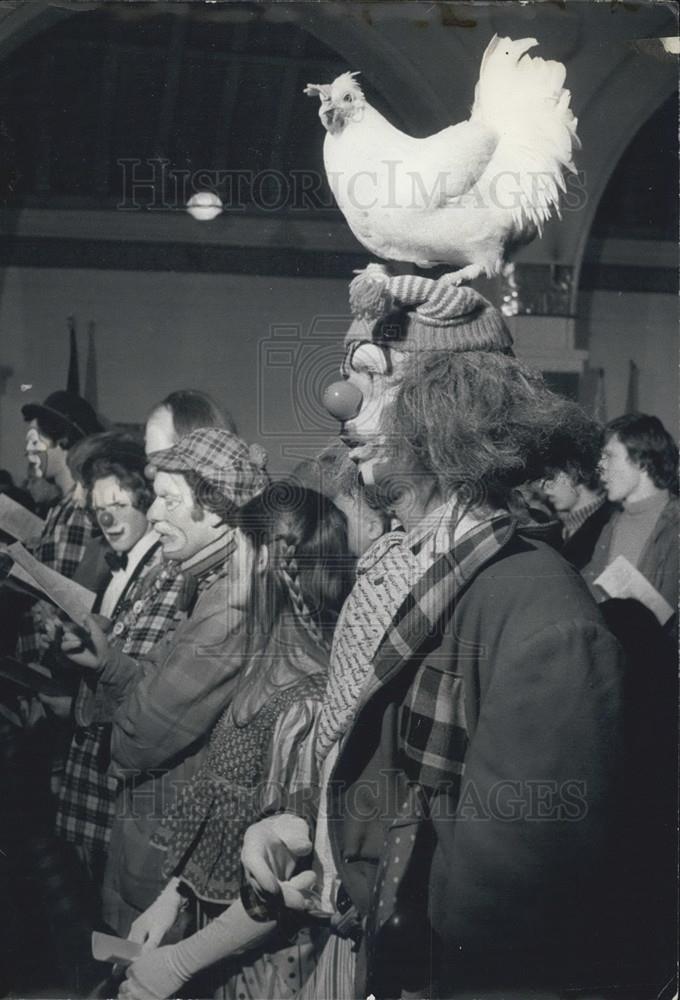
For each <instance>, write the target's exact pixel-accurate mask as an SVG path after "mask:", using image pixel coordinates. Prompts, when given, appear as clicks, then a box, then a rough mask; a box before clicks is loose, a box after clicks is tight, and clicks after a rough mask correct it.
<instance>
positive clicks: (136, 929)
mask: <svg viewBox="0 0 680 1000" xmlns="http://www.w3.org/2000/svg"><path fill="white" fill-rule="evenodd" d="M178 881H179V880H178V879H176V878H173V879H171V881H170V882H169V883H168V885H166V887H165V889H163V892H162V893H161V894H160V896H158V898H157V899H155V900H154V901H153V903H152V904H151V906H149V907H148V908H147V909H146V910H145V911H144V913H141V914H140V915H139V916H138V917H137V919H136V920H134V921H133V923H132V926H131V928H130V933H129V934H128V941H135V942H136V943H137V944H141V946H142V954H144V953H145V952H148V951H151V950H152V949H153V948H158V945H159V944H160V943H161V941H162V940H163V938H164V937H165V935H166V934H167V933H168V931H169V930H170V928H171V927H172V925H173V924H174V922H175V920H176V919H177V915H178V914H179V911H180V909H181V908H182V902H183V900H182V897H181V896H180V894H179V893H178V892H177V885H178Z"/></svg>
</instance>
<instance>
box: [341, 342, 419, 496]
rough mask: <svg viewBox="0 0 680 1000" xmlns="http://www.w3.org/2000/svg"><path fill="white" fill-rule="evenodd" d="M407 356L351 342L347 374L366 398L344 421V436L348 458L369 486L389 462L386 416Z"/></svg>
mask: <svg viewBox="0 0 680 1000" xmlns="http://www.w3.org/2000/svg"><path fill="white" fill-rule="evenodd" d="M405 358H406V355H405V354H404V353H403V352H401V351H395V350H392V349H391V348H390V349H389V350H386V349H383V348H382V347H379V346H378V345H377V344H369V343H365V344H359V345H358V346H357V345H354V344H352V345H350V347H349V348H348V352H347V355H346V359H345V365H344V369H345V375H346V378H347V381H348V382H350V383H351V384H352V385H354V386H356V387H357V389H359V391H360V392H361V395H362V397H363V399H362V403H361V408H360V410H359V412H358V413H357V415H356V416H355V417H352V419H351V420H348V421H347V422H346V423H345V425H344V428H343V438H344V439H346V440H347V444H348V447H349V449H350V451H349V458H350V459H351V461H352V462H355V463H356V465H357V466H358V468H359V471H360V472H361V476H362V479H363V481H364V482H365V483H366V484H367V485H373V484H376V483H379V482H380V480H381V478H382V474H381V471H380V467H381V466H385V465H386V463H388V462H389V448H388V444H387V440H388V428H387V427H386V420H385V415H386V411H387V409H388V407H389V405H390V403H391V402H392V401H393V400H394V397H395V395H396V391H397V388H398V385H399V373H400V370H401V367H402V365H403V362H404V359H405Z"/></svg>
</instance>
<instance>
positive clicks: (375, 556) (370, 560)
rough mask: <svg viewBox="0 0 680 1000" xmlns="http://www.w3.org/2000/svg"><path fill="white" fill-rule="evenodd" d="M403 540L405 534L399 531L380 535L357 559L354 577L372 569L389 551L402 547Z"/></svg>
mask: <svg viewBox="0 0 680 1000" xmlns="http://www.w3.org/2000/svg"><path fill="white" fill-rule="evenodd" d="M405 539H406V534H405V533H404V532H403V531H401V530H399V531H386V532H385V534H384V535H381V536H380V538H378V539H377V540H376V541H375V542H373V544H372V545H371V546H370V547H369V548H368V549H366V551H365V552H364V554H363V555H362V556H360V557H359V559H358V560H357V565H356V575H357V576H359V575H361V574H362V573H367V572H368V571H369V570H370V569H373V567H374V566H375V565H376V564H377V563H379V562H381V561H382V559H384V558H385V555H386V554H387V553H388V552H389V551H390V549H393V548H394V547H395V546H397V545H401V546H403V544H404V540H405Z"/></svg>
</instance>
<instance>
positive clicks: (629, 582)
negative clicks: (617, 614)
mask: <svg viewBox="0 0 680 1000" xmlns="http://www.w3.org/2000/svg"><path fill="white" fill-rule="evenodd" d="M594 583H595V584H596V586H598V587H601V588H602V590H604V591H605V593H607V594H608V595H609V596H610V597H618V598H620V599H622V600H625V599H626V598H632V599H633V600H634V601H639V602H640V604H644V606H645V607H646V608H649V610H650V611H651V612H652V613H653V614H654V615H655V616H656V618H657V620H658V622H659V624H661V625H665V624H666V622H667V621H668V619H669V618H670V617H671V615H672V614H673V613H674V609H673V608H672V607H671V606H670V604H669V603H668V601H667V600H666V599H665V597H663V596H662V595H661V594H660V593H659V592H658V590H655V589H654V587H653V586H652V585H651V583H650V582H649V580H648V579H647V577H645V576H643V575H642V573H641V572H640V571H639V570H638V569H636V568H635V566H633V564H632V563H631V562H629V561H628V559H626V557H625V556H617V557H616V559H614V561H613V562H611V563H610V564H609V566H607V568H606V569H605V570H604V571H603V572H602V573H600V575H599V576H598V578H597V580H595V581H594Z"/></svg>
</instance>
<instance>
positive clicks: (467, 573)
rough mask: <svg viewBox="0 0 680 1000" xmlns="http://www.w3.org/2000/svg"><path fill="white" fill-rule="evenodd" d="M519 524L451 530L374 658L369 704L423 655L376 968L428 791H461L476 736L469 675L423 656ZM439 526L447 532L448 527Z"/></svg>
mask: <svg viewBox="0 0 680 1000" xmlns="http://www.w3.org/2000/svg"><path fill="white" fill-rule="evenodd" d="M442 527H443V526H442ZM514 531H515V522H514V519H513V518H512V517H511V516H510V515H509V514H508V513H507V512H505V511H502V512H498V513H496V514H494V515H492V516H491V517H489V518H487V519H486V520H485V521H483V522H481V523H478V524H476V525H475V526H474V527H472V528H471V529H470V530H469V531H466V532H465V533H464V534H461V537H460V538H456V537H455V528H454V529H452V531H451V536H452V545H451V547H450V549H449V550H448V551H443V552H442V551H440V552H439V554H437V555H435V558H434V561H433V562H432V564H431V566H430V568H429V570H427V572H426V573H425V574H424V576H423V577H421V579H420V580H419V581H418V583H417V584H416V586H415V587H414V589H413V590H412V591H411V593H410V594H409V595H408V597H407V598H406V600H405V601H404V603H403V604H402V605H401V607H400V608H399V611H398V612H397V614H396V615H395V617H394V619H393V622H392V626H391V628H390V629H389V631H388V632H387V633H386V635H385V638H384V639H383V641H382V643H381V645H380V648H379V649H378V651H377V653H376V656H375V659H374V661H373V674H372V677H371V679H370V682H369V684H368V685H367V686H366V688H365V690H364V692H363V695H362V703H363V704H366V703H367V702H368V700H369V699H370V698H371V696H372V695H373V694H375V693H376V691H378V690H379V689H380V688H381V687H383V686H384V685H385V684H387V683H388V681H390V680H391V679H392V678H393V677H394V676H395V675H396V674H397V672H398V671H399V670H400V669H401V668H402V666H403V665H404V664H405V663H407V662H413V661H416V663H418V661H420V662H419V666H418V668H417V672H416V675H415V678H414V681H413V683H412V684H411V686H410V688H409V692H408V696H407V701H406V703H405V704H404V706H403V709H402V715H401V722H400V732H399V752H400V758H401V759H400V764H401V766H402V767H403V770H404V773H405V775H406V777H407V779H408V789H407V792H406V794H405V796H404V801H403V802H402V804H401V806H400V808H399V809H398V810H397V815H396V817H395V819H394V820H393V822H392V824H391V826H390V828H389V830H388V831H387V832H386V837H385V847H384V851H383V855H382V864H381V865H380V866H379V869H378V872H377V877H376V882H375V886H374V888H373V892H372V893H371V905H370V908H369V912H368V914H367V919H366V952H367V956H368V957H367V962H368V967H369V970H370V969H372V968H374V967H375V949H376V947H377V941H378V933H379V931H380V930H381V928H382V927H384V926H385V924H387V923H388V922H389V921H390V920H391V918H392V916H393V915H394V913H395V911H396V909H397V898H398V893H399V890H400V887H401V884H402V880H403V878H404V875H405V873H406V872H407V871H408V869H409V864H410V859H411V856H412V854H413V853H414V852H416V851H418V850H421V849H422V846H421V845H422V835H423V831H424V829H425V822H424V821H425V818H426V816H427V811H428V804H427V803H428V793H429V791H431V790H432V789H434V788H437V787H438V786H440V785H445V786H448V787H449V788H452V790H453V792H454V793H455V794H456V795H457V794H458V792H459V790H460V786H461V782H462V776H463V772H464V769H465V757H466V754H467V749H468V742H469V740H468V732H467V725H466V719H465V708H464V695H465V692H464V689H463V681H462V678H461V677H460V676H459V675H458V674H457V673H454V672H451V673H449V672H447V671H446V670H437V669H436V668H434V667H432V666H431V664H429V663H427V662H423V661H425V658H426V657H427V655H428V654H430V653H432V652H433V651H434V650H435V649H436V648H437V647H438V646H439V645H440V643H441V636H442V634H443V633H444V631H445V629H446V628H447V625H448V622H449V621H450V619H451V617H452V614H453V611H454V608H455V602H456V601H457V600H459V599H460V597H461V594H462V592H463V591H464V590H465V588H466V587H467V586H469V585H470V583H471V582H472V581H473V580H474V578H475V576H476V575H477V573H478V572H479V571H480V570H481V569H482V567H483V566H484V565H485V564H486V563H488V562H489V561H490V560H491V559H493V558H494V557H495V556H496V555H497V554H498V553H499V552H500V551H501V549H502V548H504V546H505V545H506V544H507V542H508V541H509V539H510V538H511V537H512V535H513V533H514ZM438 532H439V534H440V535H441V532H442V528H441V527H440V529H438ZM436 548H439V546H436ZM426 842H427V841H426ZM428 849H430V848H428ZM374 985H375V984H373V983H372V982H371V981H370V979H369V983H368V986H367V989H371V990H373V987H374Z"/></svg>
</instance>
